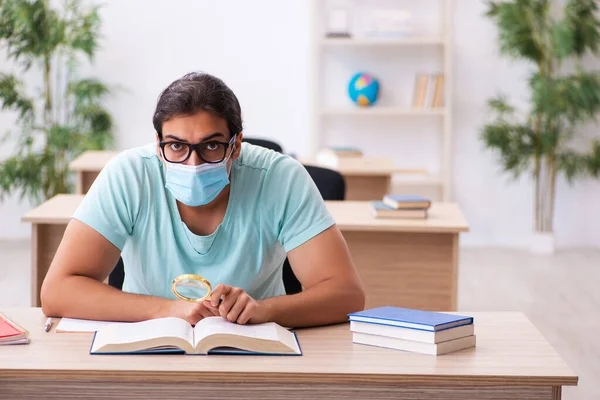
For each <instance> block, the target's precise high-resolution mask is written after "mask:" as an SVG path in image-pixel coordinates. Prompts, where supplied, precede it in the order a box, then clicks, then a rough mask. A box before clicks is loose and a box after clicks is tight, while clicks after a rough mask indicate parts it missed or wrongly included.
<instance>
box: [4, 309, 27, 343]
mask: <svg viewBox="0 0 600 400" xmlns="http://www.w3.org/2000/svg"><path fill="white" fill-rule="evenodd" d="M27 343H29V332H28V331H27V329H25V328H23V327H21V326H19V325H18V324H17V323H16V322H14V321H12V320H11V319H9V318H8V317H7V316H6V315H4V314H2V313H0V345H5V344H27Z"/></svg>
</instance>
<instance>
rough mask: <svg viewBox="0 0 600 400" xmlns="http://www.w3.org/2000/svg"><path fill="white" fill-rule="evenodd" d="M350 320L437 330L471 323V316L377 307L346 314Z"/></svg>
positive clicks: (431, 330)
mask: <svg viewBox="0 0 600 400" xmlns="http://www.w3.org/2000/svg"><path fill="white" fill-rule="evenodd" d="M348 317H349V319H350V321H357V322H367V323H372V324H381V325H389V326H398V327H402V328H410V329H418V330H423V331H430V332H437V331H441V330H444V329H450V328H455V327H457V326H463V325H469V324H472V323H473V318H472V317H467V316H463V315H455V314H446V313H441V312H434V311H424V310H412V309H409V308H400V307H390V306H386V307H378V308H372V309H369V310H364V311H360V312H356V313H352V314H348Z"/></svg>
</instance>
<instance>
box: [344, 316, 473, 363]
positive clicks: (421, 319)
mask: <svg viewBox="0 0 600 400" xmlns="http://www.w3.org/2000/svg"><path fill="white" fill-rule="evenodd" d="M349 319H350V331H351V332H352V341H353V342H354V343H357V344H364V345H371V346H378V347H386V348H390V349H397V350H405V351H411V352H416V353H423V354H431V355H441V354H446V353H450V352H453V351H457V350H462V349H466V348H469V347H475V342H476V339H475V327H474V321H473V318H472V317H467V316H463V315H456V314H446V313H440V312H433V311H423V310H412V309H407V308H399V307H379V308H373V309H370V310H365V311H360V312H357V313H352V314H349Z"/></svg>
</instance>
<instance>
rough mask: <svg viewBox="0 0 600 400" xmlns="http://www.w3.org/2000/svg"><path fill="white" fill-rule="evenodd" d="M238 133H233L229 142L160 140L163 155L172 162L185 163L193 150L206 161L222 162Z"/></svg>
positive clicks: (211, 162) (212, 162) (210, 162)
mask: <svg viewBox="0 0 600 400" xmlns="http://www.w3.org/2000/svg"><path fill="white" fill-rule="evenodd" d="M235 137H236V135H233V137H232V138H231V140H230V141H229V142H227V143H224V142H217V141H215V140H213V141H209V142H201V143H196V144H191V143H186V142H177V141H168V142H159V145H160V149H161V150H162V154H163V157H164V158H165V160H166V161H168V162H170V163H175V164H179V163H183V162H186V161H187V159H188V158H190V156H191V155H192V151H196V154H198V157H200V159H201V160H202V161H204V162H205V163H209V164H216V163H220V162H222V161H223V160H224V159H225V157H226V156H227V149H228V148H229V146H231V145H232V144H233V143H234V142H235Z"/></svg>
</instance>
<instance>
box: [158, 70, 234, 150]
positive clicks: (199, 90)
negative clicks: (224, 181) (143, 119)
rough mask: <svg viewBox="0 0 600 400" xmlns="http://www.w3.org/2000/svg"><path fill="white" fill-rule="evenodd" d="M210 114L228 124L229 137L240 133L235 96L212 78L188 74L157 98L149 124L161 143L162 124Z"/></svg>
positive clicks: (225, 86) (217, 79) (192, 73)
mask: <svg viewBox="0 0 600 400" xmlns="http://www.w3.org/2000/svg"><path fill="white" fill-rule="evenodd" d="M203 110H204V111H209V112H211V113H213V114H214V115H217V116H219V117H221V118H223V119H224V120H225V121H227V127H228V128H229V133H230V135H231V136H233V135H236V134H238V133H240V132H241V131H242V111H241V108H240V103H239V102H238V99H237V97H235V94H233V92H232V91H231V89H229V87H227V85H225V83H224V82H223V81H222V80H221V79H219V78H217V77H214V76H212V75H209V74H206V73H202V72H191V73H189V74H186V75H184V76H182V77H181V78H179V79H177V80H176V81H174V82H173V83H171V84H170V85H169V86H168V87H167V88H166V89H165V90H163V91H162V93H161V94H160V96H159V97H158V102H157V104H156V110H155V111H154V117H153V118H152V123H153V124H154V129H156V133H158V138H159V139H160V140H162V126H163V123H164V122H166V121H169V120H170V119H173V118H175V117H181V116H187V115H194V114H196V113H198V112H200V111H203Z"/></svg>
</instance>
